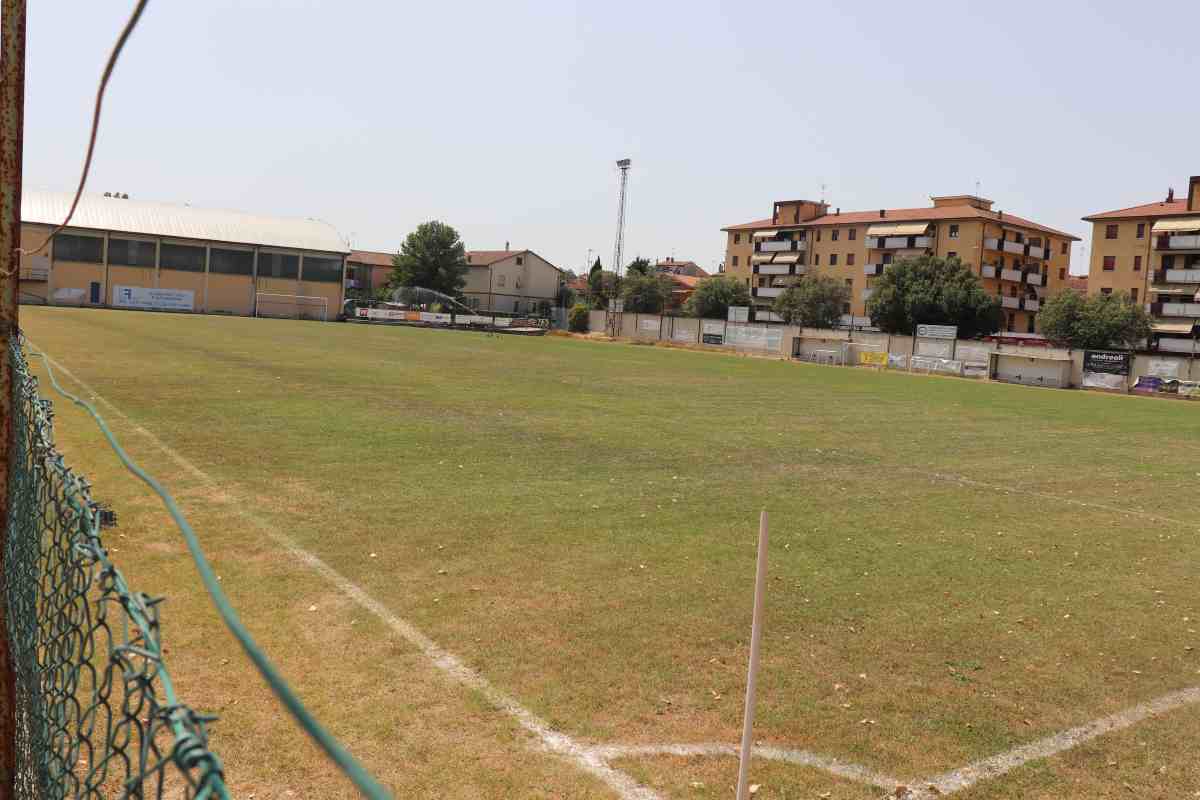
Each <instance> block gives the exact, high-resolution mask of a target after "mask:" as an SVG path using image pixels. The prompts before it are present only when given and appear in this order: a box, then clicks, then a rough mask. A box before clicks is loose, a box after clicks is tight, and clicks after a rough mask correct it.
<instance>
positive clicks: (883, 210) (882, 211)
mask: <svg viewBox="0 0 1200 800" xmlns="http://www.w3.org/2000/svg"><path fill="white" fill-rule="evenodd" d="M879 216H881V217H886V216H887V209H886V208H881V209H879Z"/></svg>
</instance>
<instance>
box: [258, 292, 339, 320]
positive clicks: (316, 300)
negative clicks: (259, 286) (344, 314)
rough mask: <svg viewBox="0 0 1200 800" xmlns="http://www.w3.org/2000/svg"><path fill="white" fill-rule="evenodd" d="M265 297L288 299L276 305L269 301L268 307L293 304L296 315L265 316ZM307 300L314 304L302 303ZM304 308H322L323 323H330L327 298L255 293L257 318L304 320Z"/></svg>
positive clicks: (307, 295) (308, 295)
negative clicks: (263, 308)
mask: <svg viewBox="0 0 1200 800" xmlns="http://www.w3.org/2000/svg"><path fill="white" fill-rule="evenodd" d="M264 297H276V298H287V299H286V300H282V301H276V302H275V303H272V301H270V300H268V301H267V303H268V305H271V304H275V305H286V304H288V303H291V304H292V305H293V306H294V307H295V309H296V313H295V314H289V315H284V314H263V313H261V311H262V298H264ZM305 300H310V301H312V302H310V303H305V302H302V301H305ZM318 304H319V305H318ZM303 308H314V309H315V308H320V309H321V322H328V321H329V298H327V297H320V296H319V295H311V294H280V293H278V292H255V293H254V316H256V317H273V318H276V319H278V318H283V319H302V318H303V315H302V313H301V309H303Z"/></svg>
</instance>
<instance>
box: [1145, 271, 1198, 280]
mask: <svg viewBox="0 0 1200 800" xmlns="http://www.w3.org/2000/svg"><path fill="white" fill-rule="evenodd" d="M1154 280H1156V281H1162V282H1163V283H1200V269H1166V270H1159V271H1158V272H1156V273H1154Z"/></svg>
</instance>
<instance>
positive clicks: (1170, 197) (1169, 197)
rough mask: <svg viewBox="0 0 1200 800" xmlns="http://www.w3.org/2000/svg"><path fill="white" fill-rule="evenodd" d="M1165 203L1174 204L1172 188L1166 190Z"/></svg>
mask: <svg viewBox="0 0 1200 800" xmlns="http://www.w3.org/2000/svg"><path fill="white" fill-rule="evenodd" d="M1167 202H1168V203H1174V202H1175V187H1174V186H1172V187H1170V188H1169V189H1167Z"/></svg>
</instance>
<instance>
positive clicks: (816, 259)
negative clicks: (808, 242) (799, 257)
mask: <svg viewBox="0 0 1200 800" xmlns="http://www.w3.org/2000/svg"><path fill="white" fill-rule="evenodd" d="M813 266H814V267H819V266H821V254H820V253H813Z"/></svg>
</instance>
